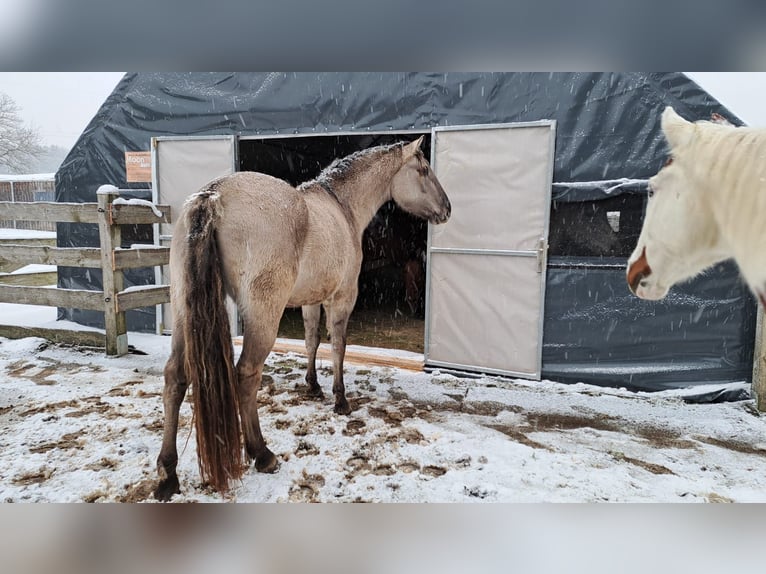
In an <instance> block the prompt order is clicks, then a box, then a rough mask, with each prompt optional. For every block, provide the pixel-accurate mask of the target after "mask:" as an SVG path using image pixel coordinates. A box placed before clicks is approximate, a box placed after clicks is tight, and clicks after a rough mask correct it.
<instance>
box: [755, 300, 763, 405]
mask: <svg viewBox="0 0 766 574" xmlns="http://www.w3.org/2000/svg"><path fill="white" fill-rule="evenodd" d="M764 329H766V324H764V316H763V306H762V305H760V304H758V319H757V320H756V324H755V349H754V350H753V382H752V390H753V396H754V397H755V406H756V408H757V409H758V410H759V411H761V412H764V411H766V347H764V345H766V337H764Z"/></svg>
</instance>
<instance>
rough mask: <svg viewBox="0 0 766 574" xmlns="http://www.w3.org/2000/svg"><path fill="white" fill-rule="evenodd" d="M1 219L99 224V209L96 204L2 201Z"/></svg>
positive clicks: (0, 203) (0, 207) (0, 205)
mask: <svg viewBox="0 0 766 574" xmlns="http://www.w3.org/2000/svg"><path fill="white" fill-rule="evenodd" d="M0 219H15V220H16V221H60V222H65V223H98V207H97V205H96V204H95V203H56V202H46V201H36V202H34V203H16V202H12V201H0Z"/></svg>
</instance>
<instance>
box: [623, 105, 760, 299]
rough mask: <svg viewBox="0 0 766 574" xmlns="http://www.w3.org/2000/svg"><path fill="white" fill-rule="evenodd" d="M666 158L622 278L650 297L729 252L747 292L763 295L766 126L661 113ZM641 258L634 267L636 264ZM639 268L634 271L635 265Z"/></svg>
mask: <svg viewBox="0 0 766 574" xmlns="http://www.w3.org/2000/svg"><path fill="white" fill-rule="evenodd" d="M662 129H663V132H664V134H665V137H666V138H667V140H668V143H669V144H670V148H671V156H672V160H673V161H672V163H671V164H670V165H668V166H667V167H664V168H663V169H662V170H660V172H659V173H658V174H657V175H656V176H654V177H653V178H651V179H650V188H652V189H653V191H654V192H655V196H654V197H653V198H652V199H651V200H650V202H649V206H648V208H647V215H646V219H645V221H644V228H643V229H642V231H641V236H640V237H639V241H638V245H637V246H636V249H635V251H634V253H633V255H631V257H630V259H629V267H628V278H629V282H630V283H631V287H632V288H633V289H634V290H635V291H636V294H638V295H639V296H643V297H646V298H651V299H656V298H660V297H662V296H664V294H665V293H667V289H668V288H670V287H671V286H672V285H673V284H675V283H677V282H679V281H683V280H685V279H688V278H690V277H692V276H694V275H696V274H698V273H699V272H701V271H703V270H704V269H705V268H707V267H709V266H710V265H712V264H713V263H715V262H717V261H720V260H723V259H726V258H728V257H734V258H735V260H736V261H737V263H738V265H739V267H740V270H741V271H742V274H743V276H744V278H745V280H746V281H747V283H748V285H749V286H750V288H751V289H752V291H753V292H754V293H756V294H757V295H759V296H763V295H764V293H766V130H763V129H754V128H741V127H734V126H733V125H731V124H730V123H729V122H727V121H726V120H724V119H723V118H713V121H699V122H696V123H692V122H689V121H687V120H685V119H683V118H682V117H681V116H679V115H678V114H677V113H676V112H675V111H674V110H673V109H672V108H667V109H666V110H665V111H664V112H663V114H662ZM639 262H640V265H639ZM639 267H640V269H639Z"/></svg>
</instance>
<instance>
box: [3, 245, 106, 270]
mask: <svg viewBox="0 0 766 574" xmlns="http://www.w3.org/2000/svg"><path fill="white" fill-rule="evenodd" d="M0 261H11V262H14V263H24V264H29V263H41V264H43V265H65V266H67V267H95V268H98V267H101V250H100V249H98V248H97V247H48V246H47V245H45V246H41V247H33V246H30V245H3V246H0Z"/></svg>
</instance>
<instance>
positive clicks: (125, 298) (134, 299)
mask: <svg viewBox="0 0 766 574" xmlns="http://www.w3.org/2000/svg"><path fill="white" fill-rule="evenodd" d="M169 301H170V286H169V285H156V286H152V285H148V286H147V287H145V288H142V289H135V290H132V291H127V292H125V291H123V292H122V293H117V309H118V310H119V311H128V310H130V309H138V308H139V307H152V306H154V305H159V304H161V303H167V302H169Z"/></svg>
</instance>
